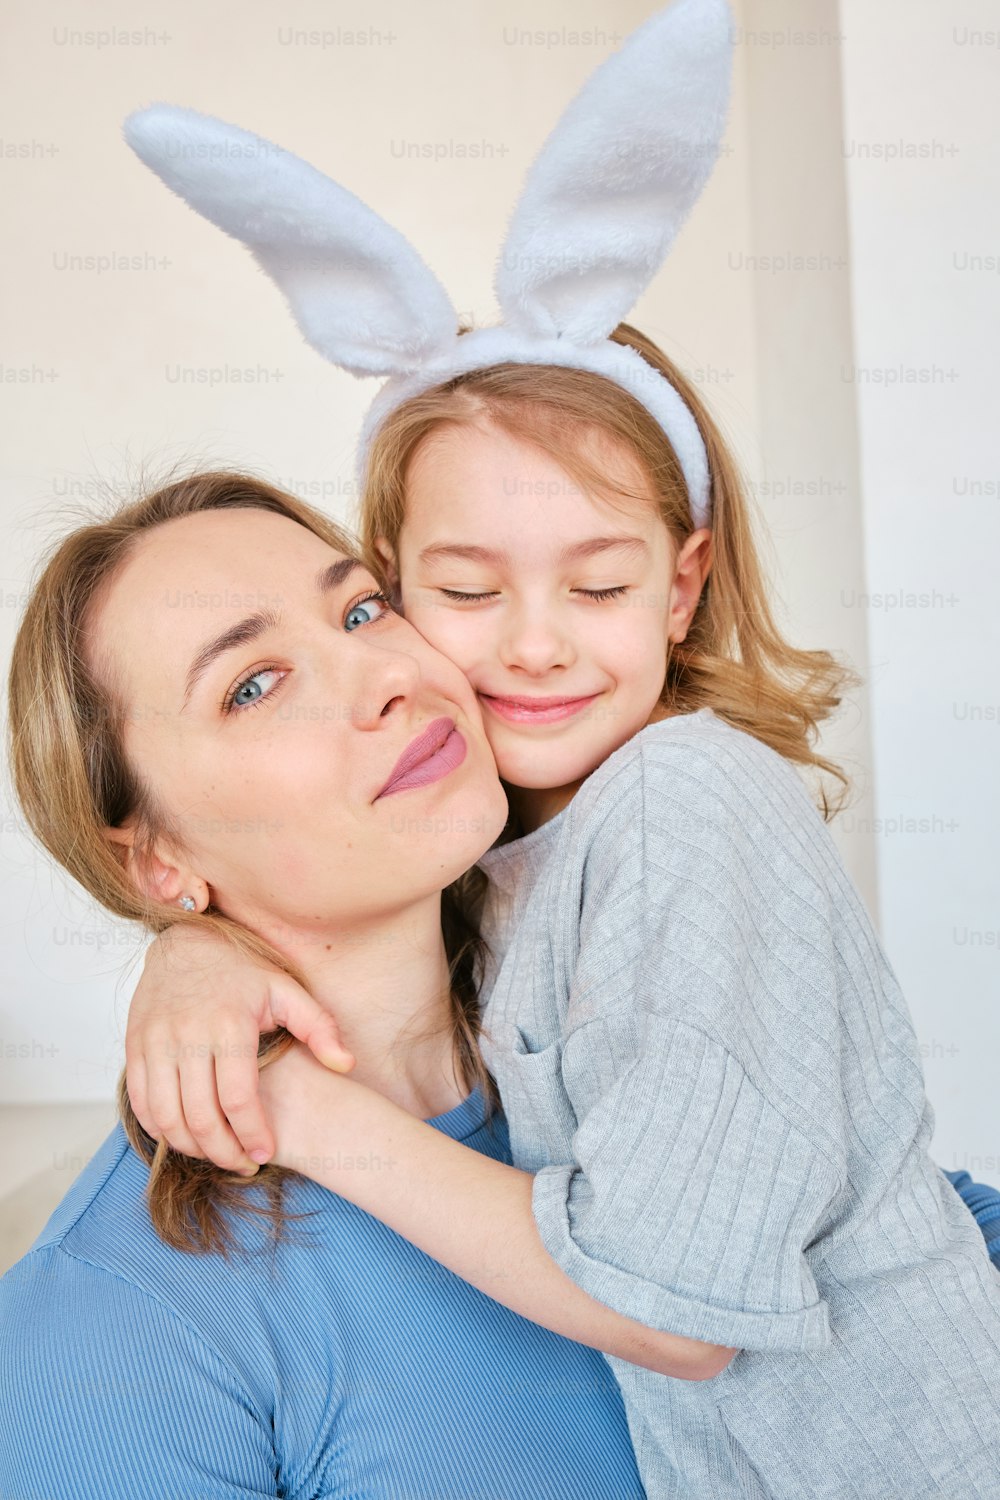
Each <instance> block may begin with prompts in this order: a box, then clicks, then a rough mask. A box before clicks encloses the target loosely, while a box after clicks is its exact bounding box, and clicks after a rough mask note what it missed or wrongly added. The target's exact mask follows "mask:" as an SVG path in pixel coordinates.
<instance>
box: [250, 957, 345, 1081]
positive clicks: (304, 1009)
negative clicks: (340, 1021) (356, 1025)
mask: <svg viewBox="0 0 1000 1500" xmlns="http://www.w3.org/2000/svg"><path fill="white" fill-rule="evenodd" d="M271 1014H272V1015H273V1017H274V1019H275V1021H276V1022H277V1023H278V1025H279V1026H284V1027H285V1029H286V1031H290V1032H291V1033H292V1036H294V1037H296V1038H297V1039H298V1040H299V1041H300V1042H303V1043H304V1044H305V1046H307V1047H308V1048H309V1050H310V1052H311V1053H312V1054H313V1056H314V1057H315V1058H317V1059H318V1061H319V1062H321V1063H323V1064H324V1065H325V1066H326V1067H328V1068H332V1069H333V1070H334V1071H335V1072H337V1073H348V1072H350V1070H351V1068H353V1067H354V1064H355V1060H356V1059H355V1057H354V1055H353V1053H351V1052H349V1051H348V1050H347V1048H346V1047H345V1046H344V1043H343V1041H342V1039H341V1035H340V1028H339V1026H338V1025H337V1022H336V1020H335V1019H334V1017H333V1016H331V1014H330V1012H329V1011H328V1010H324V1008H323V1006H322V1005H320V1004H319V1002H318V1001H317V1000H314V999H313V997H312V995H310V994H309V992H308V990H304V989H303V988H302V986H301V985H300V984H296V983H295V980H294V979H292V978H291V977H290V976H289V975H287V974H282V975H280V976H279V975H277V974H276V975H275V977H274V979H273V980H272V982H271Z"/></svg>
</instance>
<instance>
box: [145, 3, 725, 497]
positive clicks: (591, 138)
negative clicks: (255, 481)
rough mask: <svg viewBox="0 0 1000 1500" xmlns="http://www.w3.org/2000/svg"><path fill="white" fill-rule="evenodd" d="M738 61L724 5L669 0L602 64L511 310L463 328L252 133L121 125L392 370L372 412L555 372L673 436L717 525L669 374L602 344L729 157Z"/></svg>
mask: <svg viewBox="0 0 1000 1500" xmlns="http://www.w3.org/2000/svg"><path fill="white" fill-rule="evenodd" d="M731 57H732V29H731V16H730V11H729V6H728V4H727V3H726V0H674V3H673V4H671V5H669V6H668V7H667V8H666V9H665V10H663V11H660V12H659V13H657V14H656V15H654V16H653V17H652V18H651V19H650V20H649V21H647V22H646V23H645V25H643V26H641V27H640V28H639V30H638V31H636V32H634V33H633V34H632V36H630V37H629V38H628V39H627V41H626V42H625V43H624V44H623V46H622V47H621V48H620V49H619V51H618V52H616V53H614V54H613V55H612V56H611V57H609V58H608V59H607V61H606V62H604V63H603V64H602V65H601V66H600V67H599V68H598V69H597V71H596V72H595V73H593V74H592V75H591V77H590V78H589V79H588V80H587V82H586V83H585V84H584V86H583V88H582V89H581V90H580V92H579V93H578V94H577V96H576V98H575V99H574V100H573V101H572V102H571V103H570V105H569V106H568V108H567V109H566V110H565V112H564V114H563V116H562V118H561V119H560V120H559V122H558V124H557V125H556V127H555V129H554V130H553V131H552V133H551V135H550V136H549V138H548V140H547V141H546V142H545V144H544V146H543V147H542V150H541V152H540V153H539V155H538V157H537V159H536V161H535V163H534V165H533V166H532V168H531V169H530V171H529V173H528V175H527V178H526V180H525V183H524V187H523V188H522V191H521V194H520V197H519V199H518V202H517V205H516V208H515V210H514V213H513V216H512V218H511V222H510V226H509V229H508V231H507V235H506V238H505V240H504V244H503V247H502V250H501V254H500V258H499V261H498V264H497V270H496V275H495V278H494V286H495V289H496V294H497V300H498V302H499V305H500V309H501V312H502V314H503V322H502V323H501V324H500V325H499V326H498V327H495V328H483V329H478V330H476V331H474V332H472V333H467V334H464V335H462V336H461V337H459V335H458V323H459V318H458V314H457V313H456V311H455V309H454V307H453V306H452V303H451V301H450V299H449V297H448V295H447V293H446V292H445V290H444V288H443V287H442V286H441V283H440V282H439V281H438V280H437V278H436V277H435V276H434V275H433V273H432V272H431V271H430V270H429V269H428V268H427V266H426V265H425V264H424V262H423V261H422V260H421V258H420V256H419V255H418V254H417V252H416V251H415V250H414V249H413V247H412V245H410V243H409V241H408V240H406V239H405V238H404V236H403V235H401V234H400V233H399V232H398V230H396V229H393V228H392V226H391V225H390V224H388V223H386V221H385V220H384V219H382V218H381V217H380V216H379V215H378V214H376V213H375V212H374V211H373V210H372V209H370V208H369V207H368V206H367V205H366V204H364V203H363V202H362V201H361V200H360V199H359V198H357V197H355V195H354V194H353V193H350V192H348V191H347V189H346V188H343V187H341V186H340V185H339V184H338V183H335V182H333V181H332V180H331V179H330V178H328V177H326V176H324V175H323V174H322V173H321V172H319V171H317V170H316V168H315V167H311V166H309V165H308V163H306V162H304V161H302V160H301V159H300V158H298V157H296V156H293V155H292V154H291V153H290V152H287V151H284V150H282V149H281V148H280V147H277V146H274V145H272V144H271V143H270V142H268V141H265V140H263V139H262V138H261V137H260V136H255V135H251V134H249V133H248V132H246V131H243V130H239V129H237V128H236V127H235V126H232V125H226V124H224V123H223V122H222V121H220V120H215V119H213V118H211V117H210V116H207V115H200V114H197V113H196V112H195V111H194V110H188V109H178V108H175V107H173V106H170V105H165V104H158V105H153V106H152V107H151V108H149V109H144V110H139V111H137V112H136V113H135V114H132V115H130V116H129V118H128V120H127V121H126V122H125V138H126V140H127V141H128V143H129V145H130V146H131V147H132V149H133V150H134V151H135V152H136V154H137V155H138V156H139V157H140V158H141V160H142V161H144V162H145V164H146V165H147V166H148V167H150V168H151V169H152V170H153V171H154V172H155V173H156V174H157V175H158V176H159V177H160V178H161V179H162V180H163V181H164V182H165V183H166V185H167V186H168V187H169V188H171V189H172V190H173V191H174V192H175V193H177V194H178V195H179V196H180V197H182V198H184V199H185V201H186V202H188V203H189V204H191V206H192V207H193V208H195V209H197V211H198V212H199V213H201V214H202V215H204V217H205V218H207V219H209V220H211V222H212V223H213V224H216V225H217V226H218V227H219V228H220V229H223V230H225V231H226V233H228V234H231V235H233V236H234V237H235V238H236V239H238V240H241V241H242V242H243V243H244V244H245V245H247V246H249V248H250V249H251V250H252V252H253V254H254V256H255V258H256V260H257V261H258V263H259V264H260V265H261V266H262V268H263V269H264V270H265V271H266V272H267V274H268V275H269V276H270V277H271V278H272V279H273V280H274V281H275V282H276V283H277V285H278V286H279V287H280V288H281V290H282V292H283V293H284V295H285V297H286V298H287V300H288V303H289V305H290V307H291V310H292V313H293V315H294V317H295V319H296V321H297V323H298V325H299V327H300V328H301V330H302V332H303V333H304V335H305V337H306V339H307V340H308V341H309V343H310V344H312V346H313V347H314V348H315V349H317V350H318V351H319V353H320V354H322V355H323V356H324V358H326V359H328V360H330V361H331V362H332V363H333V364H336V365H340V366H341V367H342V368H344V369H347V370H350V371H351V373H352V374H355V375H385V376H388V377H389V378H388V379H387V381H386V383H385V384H384V385H383V386H382V388H381V390H380V391H379V393H378V395H377V396H376V398H375V400H374V402H373V404H372V406H371V408H370V409H369V412H368V415H367V417H366V419H365V422H364V426H363V430H362V435H361V440H360V444H359V449H358V473H359V478H362V477H363V473H364V466H365V462H366V459H367V453H368V447H369V444H370V442H371V439H372V436H373V435H374V433H375V431H376V429H377V428H378V426H379V424H380V423H381V422H382V421H383V420H384V418H385V417H386V416H387V415H388V414H389V412H391V411H393V410H394V409H395V408H396V407H397V406H398V405H399V404H400V403H401V402H402V401H405V400H407V399H408V398H409V397H410V396H413V395H415V394H417V393H419V392H423V391H426V390H428V389H430V388H431V387H432V386H435V385H438V384H441V383H443V382H444V381H447V380H449V379H451V378H452V377H453V376H455V375H459V374H465V373H467V372H469V371H471V370H478V369H485V368H488V367H489V366H492V365H496V364H506V363H508V362H514V363H517V364H539V365H558V366H565V367H568V368H571V369H579V370H589V371H591V372H593V373H594V374H597V375H603V376H605V377H606V378H607V379H609V380H612V381H614V382H615V384H617V385H619V386H621V387H623V389H625V390H627V391H629V392H630V393H631V394H632V395H633V396H634V397H635V398H636V399H637V400H638V401H639V402H641V404H642V405H643V406H644V407H645V408H646V410H647V411H649V412H650V413H651V415H652V416H653V417H654V418H655V420H656V421H657V422H658V423H659V425H660V426H661V428H662V429H663V431H664V432H665V433H666V435H667V437H668V438H669V440H670V443H671V446H672V447H673V449H674V452H675V453H676V455H677V459H678V462H679V463H680V465H681V468H682V470H683V473H684V477H685V480H686V482H687V488H688V494H689V498H690V505H691V518H692V521H693V523H694V525H695V526H703V525H707V524H708V523H709V520H710V516H709V493H710V480H709V472H708V458H707V454H706V452H705V446H704V443H703V441H702V439H701V435H700V433H699V431H698V427H697V424H696V422H695V420H694V417H693V415H692V413H691V411H690V408H689V407H688V406H687V405H686V403H685V402H684V400H683V399H682V398H681V396H680V394H679V393H678V392H677V391H676V390H675V389H674V387H673V386H672V385H671V384H670V382H669V381H668V380H667V379H666V378H665V377H664V376H662V375H660V373H659V372H658V371H657V370H654V369H653V367H652V366H651V365H649V364H647V362H646V361H645V360H644V359H643V358H642V356H641V355H639V354H638V353H637V352H636V351H635V350H634V349H629V348H626V347H623V346H622V345H620V344H617V343H615V342H614V341H612V340H611V339H610V338H609V335H610V334H611V333H612V332H613V331H614V329H615V328H616V327H617V326H618V324H619V323H620V322H622V321H623V319H624V318H625V317H626V316H627V314H628V312H629V311H630V309H631V308H632V306H633V304H634V303H635V301H636V299H637V298H638V296H639V295H640V293H641V292H642V291H643V290H644V288H645V287H646V286H647V285H648V284H649V282H650V281H651V280H652V278H653V276H654V275H655V273H656V271H657V270H658V269H659V267H660V266H661V265H662V263H663V261H664V259H665V257H666V255H667V253H668V251H669V250H670V247H671V246H672V244H673V242H674V240H675V239H676V237H677V234H678V232H679V231H680V229H681V226H682V225H683V224H684V222H685V220H686V219H687V217H688V215H689V213H690V212H691V209H692V207H693V206H694V203H695V201H696V200H697V198H698V195H699V194H700V192H701V190H702V188H703V186H704V184H705V182H706V181H707V180H708V177H709V175H710V173H711V170H712V166H713V164H714V162H715V159H716V157H717V156H718V153H719V146H720V143H721V140H722V133H723V130H724V128H725V120H726V111H727V106H728V96H729V77H730V71H731Z"/></svg>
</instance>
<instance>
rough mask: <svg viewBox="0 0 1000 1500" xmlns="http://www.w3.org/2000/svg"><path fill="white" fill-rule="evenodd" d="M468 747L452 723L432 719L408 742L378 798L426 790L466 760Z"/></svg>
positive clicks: (452, 721) (447, 719)
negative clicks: (421, 789) (397, 793)
mask: <svg viewBox="0 0 1000 1500" xmlns="http://www.w3.org/2000/svg"><path fill="white" fill-rule="evenodd" d="M467 748H468V747H467V746H466V743H465V740H464V738H463V736H462V735H461V734H460V733H459V731H458V730H457V729H456V728H455V720H454V719H449V718H447V717H443V718H440V719H434V720H432V721H431V723H430V724H428V726H427V728H426V729H425V730H423V732H422V733H421V734H418V735H417V737H416V739H414V740H411V741H410V743H409V744H408V745H407V747H406V749H405V750H404V751H403V753H402V755H401V756H400V757H399V759H398V760H397V762H396V764H395V765H394V766H393V768H392V774H391V776H390V777H389V780H388V781H387V782H386V783H385V786H383V788H382V790H381V791H380V792H379V793H378V794H377V795H376V797H375V799H374V800H375V801H376V802H377V801H378V799H379V797H388V796H391V795H392V793H393V792H405V791H409V790H410V788H412V787H417V786H429V785H430V783H431V782H432V781H440V780H441V777H442V776H447V775H448V772H449V771H454V770H455V768H456V766H460V765H461V764H462V762H463V760H464V759H465V756H466V753H467Z"/></svg>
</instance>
